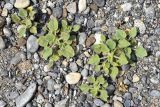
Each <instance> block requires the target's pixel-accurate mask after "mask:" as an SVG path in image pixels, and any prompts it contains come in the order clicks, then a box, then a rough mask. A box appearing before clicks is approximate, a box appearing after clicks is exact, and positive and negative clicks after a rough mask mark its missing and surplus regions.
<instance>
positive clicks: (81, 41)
mask: <svg viewBox="0 0 160 107" xmlns="http://www.w3.org/2000/svg"><path fill="white" fill-rule="evenodd" d="M86 38H87V35H86V33H79V44H81V45H84V44H85V41H86Z"/></svg>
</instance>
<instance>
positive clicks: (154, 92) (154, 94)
mask: <svg viewBox="0 0 160 107" xmlns="http://www.w3.org/2000/svg"><path fill="white" fill-rule="evenodd" d="M150 96H151V97H160V91H158V90H152V91H151V92H150Z"/></svg>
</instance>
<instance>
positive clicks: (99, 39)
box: [94, 33, 101, 44]
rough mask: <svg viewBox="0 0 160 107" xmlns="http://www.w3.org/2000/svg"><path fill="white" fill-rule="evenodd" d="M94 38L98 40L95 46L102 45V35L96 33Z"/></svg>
mask: <svg viewBox="0 0 160 107" xmlns="http://www.w3.org/2000/svg"><path fill="white" fill-rule="evenodd" d="M94 38H95V39H96V42H95V43H94V44H100V42H101V34H100V33H96V34H95V35H94Z"/></svg>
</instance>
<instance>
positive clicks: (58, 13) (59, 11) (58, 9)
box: [52, 7, 62, 18]
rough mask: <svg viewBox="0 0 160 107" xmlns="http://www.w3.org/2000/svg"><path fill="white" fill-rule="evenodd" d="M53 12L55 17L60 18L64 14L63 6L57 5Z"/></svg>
mask: <svg viewBox="0 0 160 107" xmlns="http://www.w3.org/2000/svg"><path fill="white" fill-rule="evenodd" d="M52 13H53V16H54V17H57V18H60V17H61V16H62V8H61V7H55V8H53V9H52Z"/></svg>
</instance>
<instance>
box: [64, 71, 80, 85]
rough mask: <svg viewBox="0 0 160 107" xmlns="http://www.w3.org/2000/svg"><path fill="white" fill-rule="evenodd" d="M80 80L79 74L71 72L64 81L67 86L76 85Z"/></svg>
mask: <svg viewBox="0 0 160 107" xmlns="http://www.w3.org/2000/svg"><path fill="white" fill-rule="evenodd" d="M80 78H81V74H80V73H75V72H71V73H69V74H67V75H66V81H67V83H68V84H76V83H78V82H79V80H80Z"/></svg>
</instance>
